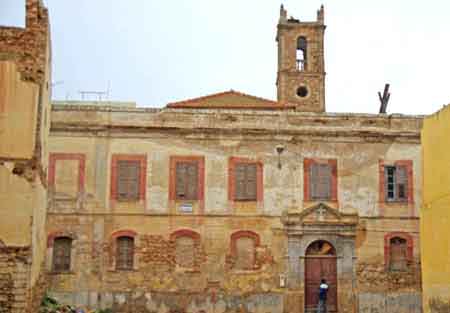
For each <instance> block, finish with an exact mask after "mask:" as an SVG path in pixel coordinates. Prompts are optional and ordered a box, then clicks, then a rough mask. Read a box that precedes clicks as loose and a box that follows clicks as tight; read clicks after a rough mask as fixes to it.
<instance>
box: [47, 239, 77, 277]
mask: <svg viewBox="0 0 450 313" xmlns="http://www.w3.org/2000/svg"><path fill="white" fill-rule="evenodd" d="M71 251H72V238H70V237H56V238H55V239H54V241H53V262H52V263H53V266H52V269H53V271H55V272H67V271H70V262H71Z"/></svg>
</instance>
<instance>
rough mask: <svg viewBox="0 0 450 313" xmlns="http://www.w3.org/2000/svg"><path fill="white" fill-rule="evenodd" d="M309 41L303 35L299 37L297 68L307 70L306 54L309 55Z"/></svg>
mask: <svg viewBox="0 0 450 313" xmlns="http://www.w3.org/2000/svg"><path fill="white" fill-rule="evenodd" d="M306 48H307V41H306V38H305V37H303V36H301V37H298V39H297V54H296V59H297V70H299V71H305V70H306V56H307V49H306Z"/></svg>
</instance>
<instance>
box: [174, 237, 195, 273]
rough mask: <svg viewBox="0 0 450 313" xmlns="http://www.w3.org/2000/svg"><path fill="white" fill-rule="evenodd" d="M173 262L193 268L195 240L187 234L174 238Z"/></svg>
mask: <svg viewBox="0 0 450 313" xmlns="http://www.w3.org/2000/svg"><path fill="white" fill-rule="evenodd" d="M175 262H176V263H177V265H178V266H180V267H184V268H194V265H195V242H194V238H192V237H189V236H180V237H177V238H176V239H175Z"/></svg>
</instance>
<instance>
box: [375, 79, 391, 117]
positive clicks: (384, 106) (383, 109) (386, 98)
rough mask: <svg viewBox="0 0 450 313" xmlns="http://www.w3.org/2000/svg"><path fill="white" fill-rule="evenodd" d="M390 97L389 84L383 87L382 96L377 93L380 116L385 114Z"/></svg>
mask: <svg viewBox="0 0 450 313" xmlns="http://www.w3.org/2000/svg"><path fill="white" fill-rule="evenodd" d="M390 97H391V93H390V92H389V84H385V85H384V91H383V96H382V95H381V92H379V91H378V98H379V99H380V102H381V104H380V112H379V113H380V114H386V109H387V105H388V102H389V98H390Z"/></svg>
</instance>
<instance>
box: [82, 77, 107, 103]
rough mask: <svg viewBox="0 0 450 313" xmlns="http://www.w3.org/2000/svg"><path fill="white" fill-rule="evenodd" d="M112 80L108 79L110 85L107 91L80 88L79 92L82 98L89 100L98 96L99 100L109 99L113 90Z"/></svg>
mask: <svg viewBox="0 0 450 313" xmlns="http://www.w3.org/2000/svg"><path fill="white" fill-rule="evenodd" d="M110 85H111V82H110V81H108V86H107V88H106V91H96V90H94V91H93V90H79V91H78V93H79V94H80V95H81V100H82V101H84V100H89V98H90V97H96V98H97V101H99V102H100V101H102V100H109V94H110V92H111V90H110V89H111V88H110Z"/></svg>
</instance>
